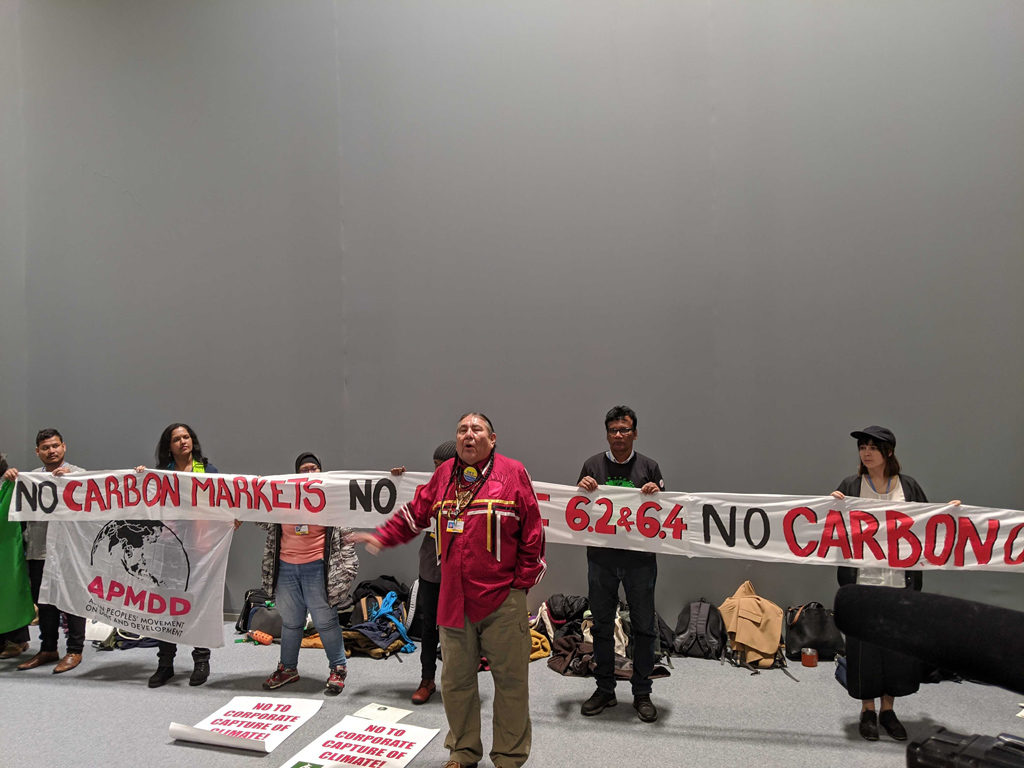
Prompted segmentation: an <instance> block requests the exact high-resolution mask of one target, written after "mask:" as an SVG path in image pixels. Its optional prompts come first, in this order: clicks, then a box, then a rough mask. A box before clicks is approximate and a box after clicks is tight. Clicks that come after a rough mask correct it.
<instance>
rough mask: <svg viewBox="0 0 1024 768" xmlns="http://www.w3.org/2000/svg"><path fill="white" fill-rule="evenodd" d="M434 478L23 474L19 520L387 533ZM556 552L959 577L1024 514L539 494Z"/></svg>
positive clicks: (998, 557) (983, 560) (1006, 560)
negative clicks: (632, 553) (592, 549)
mask: <svg viewBox="0 0 1024 768" xmlns="http://www.w3.org/2000/svg"><path fill="white" fill-rule="evenodd" d="M427 478H428V475H426V474H424V473H412V472H409V473H406V474H405V475H402V476H400V477H393V476H391V475H390V474H389V473H387V472H325V473H322V474H314V475H280V476H275V477H262V478H261V477H254V476H251V475H223V474H221V475H193V474H190V473H185V474H178V473H175V472H156V471H153V472H144V473H141V474H136V473H134V472H132V471H124V470H121V471H116V472H107V473H87V474H84V475H67V476H64V477H54V476H52V475H49V474H44V473H29V472H22V473H21V474H19V475H18V483H17V486H16V488H15V493H14V499H13V501H12V503H11V519H14V520H51V521H60V520H67V521H80V520H97V519H99V520H106V519H113V518H118V517H129V516H130V517H133V518H134V517H139V518H143V519H152V520H162V519H209V520H224V521H226V520H231V519H239V520H261V521H267V522H279V523H285V522H297V523H303V522H305V523H316V524H320V525H342V526H346V527H350V528H372V527H376V526H377V525H379V524H380V523H382V522H383V521H384V520H385V519H386V517H385V516H386V515H389V514H391V513H392V512H393V511H395V510H396V509H398V508H399V507H400V506H401V505H402V504H405V503H407V502H408V501H409V500H410V499H411V498H412V496H413V494H414V492H415V489H416V486H417V485H419V484H421V483H423V482H425V481H426V480H427ZM533 485H534V489H535V491H536V492H537V497H538V499H539V501H540V508H541V515H542V517H543V518H544V520H545V525H546V529H545V530H546V537H547V540H548V541H549V542H551V543H558V544H572V545H586V546H599V547H600V546H604V547H619V548H623V549H639V550H645V551H649V552H661V553H664V554H675V555H686V556H690V557H731V558H741V559H746V560H762V561H766V562H785V563H809V564H819V565H836V564H845V565H852V566H862V565H863V566H877V565H887V566H889V567H892V568H923V569H939V568H942V569H950V570H1021V567H1022V565H1024V512H1021V511H1018V510H1008V509H993V508H987V507H972V506H967V505H964V506H959V507H954V506H949V505H945V504H912V503H907V502H878V501H868V500H865V499H857V498H847V499H843V500H838V499H834V498H833V497H831V496H779V495H772V494H728V493H675V492H662V493H658V494H654V495H650V496H644V495H641V494H640V492H639V491H638V490H636V489H632V488H620V487H614V486H601V487H599V488H598V489H597V490H596V491H594V492H593V493H583V492H582V491H581V490H580V489H579V488H575V487H572V486H565V485H555V484H552V483H540V482H535V483H534V484H533Z"/></svg>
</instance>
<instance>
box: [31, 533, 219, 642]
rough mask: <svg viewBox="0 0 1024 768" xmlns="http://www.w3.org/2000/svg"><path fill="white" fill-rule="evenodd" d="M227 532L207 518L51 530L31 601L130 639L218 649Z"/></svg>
mask: <svg viewBox="0 0 1024 768" xmlns="http://www.w3.org/2000/svg"><path fill="white" fill-rule="evenodd" d="M233 531H234V525H232V523H230V522H228V523H224V522H215V521H212V520H165V521H161V520H108V521H106V522H102V521H101V522H96V523H62V524H58V525H53V526H51V527H50V528H49V529H48V533H47V537H46V569H45V570H44V571H43V583H42V587H41V588H40V593H39V600H40V602H43V603H47V604H49V605H56V606H57V607H58V608H60V609H61V610H62V611H67V612H69V613H73V614H75V615H77V616H85V617H86V618H89V619H99V620H100V621H103V622H105V623H107V624H111V625H112V626H115V627H118V628H120V629H124V630H128V631H129V632H134V633H135V634H138V635H144V636H147V637H155V638H157V639H158V640H167V641H169V642H174V643H184V644H186V645H192V646H200V647H206V648H219V647H220V646H222V645H224V630H223V627H222V624H223V621H224V574H225V571H226V569H227V563H228V551H229V550H230V548H231V534H232V532H233Z"/></svg>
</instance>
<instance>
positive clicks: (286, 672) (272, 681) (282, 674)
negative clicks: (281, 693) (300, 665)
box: [263, 664, 299, 691]
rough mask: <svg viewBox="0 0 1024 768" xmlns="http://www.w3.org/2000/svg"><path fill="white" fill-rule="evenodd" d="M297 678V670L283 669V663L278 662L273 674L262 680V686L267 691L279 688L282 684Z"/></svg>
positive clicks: (292, 681)
mask: <svg viewBox="0 0 1024 768" xmlns="http://www.w3.org/2000/svg"><path fill="white" fill-rule="evenodd" d="M298 679H299V670H297V669H285V668H284V664H278V665H277V669H275V670H274V674H272V675H271V676H270V677H268V678H267V679H266V680H264V681H263V687H264V689H266V690H268V691H272V690H274V689H275V688H280V687H281V686H282V685H288V683H294V682H295V681H296V680H298Z"/></svg>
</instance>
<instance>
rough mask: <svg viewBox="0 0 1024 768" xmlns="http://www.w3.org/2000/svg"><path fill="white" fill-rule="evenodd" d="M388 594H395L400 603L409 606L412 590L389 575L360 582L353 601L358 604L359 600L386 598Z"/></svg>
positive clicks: (354, 590) (353, 593)
mask: <svg viewBox="0 0 1024 768" xmlns="http://www.w3.org/2000/svg"><path fill="white" fill-rule="evenodd" d="M388 592H394V593H395V594H396V595H397V596H398V600H399V601H400V602H402V603H404V604H405V605H408V604H409V595H410V590H409V587H408V585H406V584H403V583H402V582H400V581H399V580H398V579H396V578H395V577H394V576H387V575H384V576H378V577H377V578H376V579H370V580H367V581H361V582H359V584H358V585H357V586H356V588H355V589H353V590H352V599H353V600H355V601H357V602H358V601H359V598H361V597H367V596H368V595H379V596H380V597H386V596H387V594H388Z"/></svg>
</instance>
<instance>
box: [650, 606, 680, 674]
mask: <svg viewBox="0 0 1024 768" xmlns="http://www.w3.org/2000/svg"><path fill="white" fill-rule="evenodd" d="M654 621H655V625H656V629H657V632H658V634H657V636H656V637H655V639H654V658H655V661H657V660H658V659H663V660H664V661H665V663H666V664H668V665H669V666H670V667H671V666H672V659H671V658H670V657H671V656H672V652H673V651H674V650H675V648H674V647H673V646H674V643H675V633H674V632H673V631H672V627H670V626H669V625H668V622H666V621H665V620H664V619H663V618H661V614H660V613H658V612H657V611H655V612H654Z"/></svg>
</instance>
